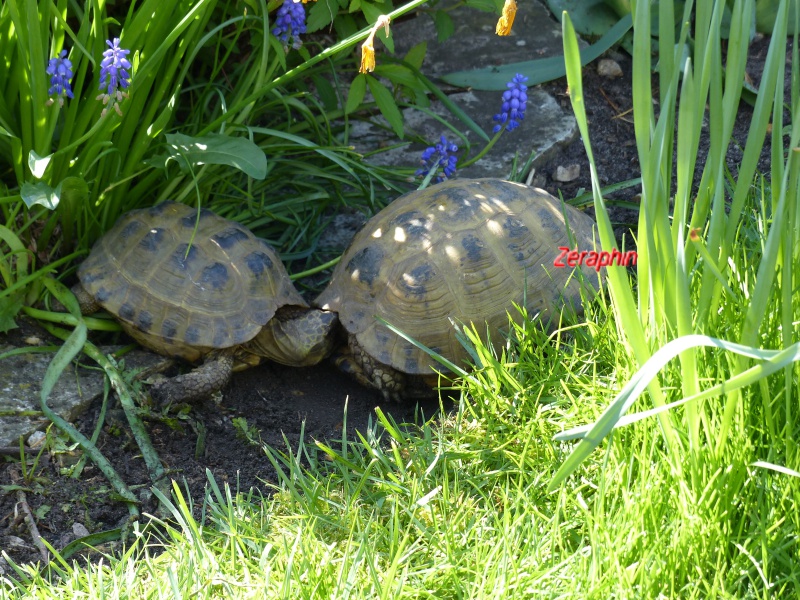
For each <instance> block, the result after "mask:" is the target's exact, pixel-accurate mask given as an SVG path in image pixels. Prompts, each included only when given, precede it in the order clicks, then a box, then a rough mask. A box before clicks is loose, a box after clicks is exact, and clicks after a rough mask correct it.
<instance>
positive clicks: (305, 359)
mask: <svg viewBox="0 0 800 600" xmlns="http://www.w3.org/2000/svg"><path fill="white" fill-rule="evenodd" d="M338 324H339V317H338V316H337V314H336V313H335V312H331V311H327V310H320V309H318V308H307V307H304V306H284V307H282V308H279V309H278V311H277V312H276V313H275V316H274V317H272V319H270V321H269V322H268V323H267V324H266V325H264V327H263V328H262V329H261V331H260V332H259V333H258V335H256V337H255V338H253V339H252V340H250V341H249V342H248V343H247V349H248V350H249V351H250V352H252V353H254V354H257V355H259V356H263V357H265V358H268V359H270V360H274V361H275V362H278V363H281V364H284V365H289V366H292V367H308V366H311V365H315V364H317V363H318V362H320V361H321V360H322V359H323V358H325V357H327V356H328V355H329V354H330V353H331V351H332V350H333V346H334V344H335V342H336V333H337V330H338Z"/></svg>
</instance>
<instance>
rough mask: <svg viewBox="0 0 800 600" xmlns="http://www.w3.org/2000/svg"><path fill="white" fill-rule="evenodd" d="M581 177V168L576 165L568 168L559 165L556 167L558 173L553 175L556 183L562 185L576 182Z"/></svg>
mask: <svg viewBox="0 0 800 600" xmlns="http://www.w3.org/2000/svg"><path fill="white" fill-rule="evenodd" d="M580 175H581V166H580V165H578V164H574V165H567V166H566V167H564V166H562V165H558V167H556V172H555V174H554V175H553V179H555V180H556V181H560V182H561V183H568V182H570V181H575V180H576V179H577V178H578V177H580Z"/></svg>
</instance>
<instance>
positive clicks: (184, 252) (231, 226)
mask: <svg viewBox="0 0 800 600" xmlns="http://www.w3.org/2000/svg"><path fill="white" fill-rule="evenodd" d="M78 278H79V279H80V282H81V284H82V285H83V287H84V289H85V290H86V291H87V292H88V293H89V294H90V295H91V296H92V297H94V298H95V300H96V301H97V302H98V304H100V305H101V306H102V307H103V308H105V309H106V310H107V311H108V312H110V313H111V314H112V315H114V316H115V317H116V318H117V319H118V320H119V321H120V323H121V324H122V326H123V328H124V329H125V331H126V332H128V333H129V334H130V335H131V336H132V337H133V338H134V339H136V340H137V341H138V342H140V343H141V344H142V345H144V346H146V347H148V348H150V349H151V350H154V351H156V352H159V353H161V354H166V355H168V356H176V357H179V358H184V359H186V360H190V361H196V360H198V359H199V358H201V357H202V356H204V355H205V354H207V353H208V352H209V351H211V350H212V349H222V348H230V347H233V346H237V345H240V344H244V343H245V342H247V341H249V340H251V339H252V338H253V337H254V336H255V335H256V334H257V333H258V332H259V331H260V330H261V328H262V327H263V326H264V324H266V323H267V322H268V321H269V320H270V319H271V318H272V317H273V315H274V314H275V311H276V310H277V309H278V308H280V307H282V306H286V305H296V306H307V304H306V303H305V301H304V300H303V299H302V297H301V296H300V295H299V294H298V293H297V291H296V290H295V288H294V286H293V285H292V282H291V280H290V279H289V276H288V274H287V273H286V270H285V268H284V266H283V263H281V261H280V259H279V258H278V256H277V255H276V254H275V251H274V250H273V249H272V248H270V246H268V245H267V244H266V243H265V242H263V241H262V240H260V239H258V238H257V237H255V235H253V234H252V233H251V232H250V231H248V230H247V229H245V228H244V227H242V226H241V225H239V224H238V223H235V222H233V221H229V220H228V219H224V218H222V217H220V216H218V215H216V214H214V213H213V212H211V211H210V210H207V209H200V210H199V211H198V210H197V209H195V208H192V207H190V206H187V205H185V204H180V203H177V202H164V203H161V204H159V205H157V206H154V207H152V208H146V209H139V210H134V211H131V212H129V213H126V214H125V215H123V216H122V217H121V218H120V219H119V221H118V222H117V223H116V224H115V225H114V227H113V228H112V229H110V230H109V231H108V232H107V233H106V234H105V235H104V236H103V237H102V238H100V239H99V240H98V241H97V243H96V244H95V246H94V248H93V249H92V251H91V253H90V254H89V256H88V258H87V259H86V260H85V261H84V262H83V264H81V266H80V268H79V269H78Z"/></svg>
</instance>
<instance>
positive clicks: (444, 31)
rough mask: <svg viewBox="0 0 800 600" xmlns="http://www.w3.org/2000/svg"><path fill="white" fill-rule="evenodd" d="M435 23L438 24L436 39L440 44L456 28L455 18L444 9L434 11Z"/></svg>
mask: <svg viewBox="0 0 800 600" xmlns="http://www.w3.org/2000/svg"><path fill="white" fill-rule="evenodd" d="M433 24H434V25H435V26H436V39H437V40H438V42H439V43H440V44H441V43H442V42H444V41H445V40H447V39H448V38H449V37H450V36H451V35H453V32H454V31H455V30H456V28H455V25H453V19H451V18H450V15H448V14H447V13H446V12H444V11H443V10H437V11H436V12H435V13H433Z"/></svg>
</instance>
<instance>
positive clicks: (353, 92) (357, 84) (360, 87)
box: [344, 73, 367, 115]
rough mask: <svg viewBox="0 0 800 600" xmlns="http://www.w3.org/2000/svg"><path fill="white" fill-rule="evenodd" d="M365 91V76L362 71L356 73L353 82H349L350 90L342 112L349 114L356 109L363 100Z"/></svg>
mask: <svg viewBox="0 0 800 600" xmlns="http://www.w3.org/2000/svg"><path fill="white" fill-rule="evenodd" d="M366 91H367V76H366V75H364V74H363V73H359V74H358V75H356V77H355V79H353V83H351V84H350V91H349V92H348V94H347V104H345V107H344V114H346V115H349V114H350V113H351V112H353V111H354V110H356V109H357V108H358V107H359V106H360V105H361V103H362V102H363V101H364V94H365V93H366Z"/></svg>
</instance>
